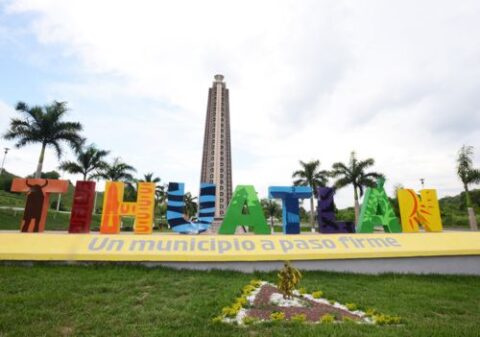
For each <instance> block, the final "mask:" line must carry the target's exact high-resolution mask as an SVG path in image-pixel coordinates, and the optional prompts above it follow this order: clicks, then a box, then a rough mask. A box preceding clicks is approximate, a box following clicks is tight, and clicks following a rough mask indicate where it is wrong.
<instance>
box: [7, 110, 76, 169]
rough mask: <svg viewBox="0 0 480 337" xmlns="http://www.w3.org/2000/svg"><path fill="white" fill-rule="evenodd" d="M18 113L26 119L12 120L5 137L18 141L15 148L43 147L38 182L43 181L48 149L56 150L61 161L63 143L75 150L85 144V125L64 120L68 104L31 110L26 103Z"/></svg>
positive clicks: (39, 162)
mask: <svg viewBox="0 0 480 337" xmlns="http://www.w3.org/2000/svg"><path fill="white" fill-rule="evenodd" d="M16 110H17V111H18V112H20V113H21V114H22V115H23V117H24V118H22V119H20V118H12V120H11V121H10V129H9V130H8V131H7V132H6V133H5V134H4V136H3V137H4V138H5V139H8V140H13V139H15V140H17V143H16V144H15V146H16V147H17V148H20V147H23V146H25V145H27V144H32V143H40V144H41V145H42V148H41V150H40V156H39V158H38V164H37V170H36V172H35V178H40V176H41V173H42V168H43V160H44V158H45V149H46V148H47V146H52V147H53V148H54V149H55V151H56V153H57V157H58V158H60V157H61V156H62V152H63V151H62V146H61V144H62V143H67V144H68V145H70V147H72V148H73V149H78V148H79V147H80V146H81V145H82V144H83V142H84V139H83V138H82V137H81V136H80V131H82V125H81V124H80V123H78V122H66V121H64V120H63V117H64V116H65V114H66V113H67V112H68V109H67V103H66V102H57V101H54V102H53V103H52V104H50V105H46V106H44V107H42V106H37V105H36V106H33V107H30V106H28V105H27V104H26V103H24V102H18V103H17V106H16Z"/></svg>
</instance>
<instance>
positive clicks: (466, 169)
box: [457, 145, 480, 231]
mask: <svg viewBox="0 0 480 337" xmlns="http://www.w3.org/2000/svg"><path fill="white" fill-rule="evenodd" d="M472 157H473V147H472V146H466V145H463V146H462V147H461V148H460V150H459V151H458V157H457V174H458V177H459V178H460V180H461V181H462V183H463V189H464V190H465V201H466V205H467V210H468V220H469V222H470V228H471V229H472V230H473V231H476V230H478V225H477V219H476V217H475V210H474V209H473V205H472V198H471V196H470V191H469V190H468V185H470V184H478V183H480V170H479V169H475V168H473V160H472Z"/></svg>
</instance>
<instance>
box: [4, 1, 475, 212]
mask: <svg viewBox="0 0 480 337" xmlns="http://www.w3.org/2000/svg"><path fill="white" fill-rule="evenodd" d="M479 17H480V2H478V1H468V0H465V1H461V2H459V1H438V0H437V1H418V0H416V1H405V0H402V1H400V0H398V1H361V2H360V1H341V0H335V1H304V0H302V1H279V0H275V1H260V0H257V1H246V0H242V1H210V0H202V1H194V0H192V1H183V0H176V1H139V0H135V1H127V0H124V1H113V0H112V1H107V0H102V1H99V0H95V1H93V0H92V1H88V0H78V1H73V0H72V1H64V0H58V1H55V0H38V1H36V0H20V1H5V0H0V128H1V129H2V132H3V130H5V129H6V128H7V127H8V123H9V119H10V118H11V117H13V116H15V115H16V113H15V112H14V110H13V106H14V105H15V103H16V102H17V101H19V100H23V101H26V102H27V103H29V104H32V105H33V104H46V103H49V102H51V101H52V100H59V101H67V102H68V104H69V107H70V108H71V112H70V115H69V117H70V119H72V120H79V121H81V122H82V124H83V125H84V129H85V132H84V135H85V136H86V137H87V138H88V140H89V142H93V143H95V144H97V145H98V146H99V147H101V148H105V149H109V150H111V153H112V156H111V157H113V156H119V157H121V158H122V159H123V160H125V161H126V162H128V163H130V164H132V165H133V166H135V167H136V168H137V170H138V173H139V175H141V174H143V173H147V172H151V171H152V172H155V173H156V174H157V175H158V176H160V177H162V180H163V181H165V182H167V181H184V182H185V183H186V184H187V189H188V190H192V191H194V192H195V191H196V190H197V189H198V185H199V179H200V162H201V150H202V140H203V129H204V122H205V112H206V103H207V93H208V87H209V86H211V84H212V81H213V75H214V74H217V73H221V74H224V75H225V80H226V82H227V86H228V87H229V89H230V101H231V102H230V110H231V123H232V124H231V132H232V151H233V182H234V185H237V184H253V185H255V187H256V189H257V191H258V192H259V194H260V195H261V196H265V195H266V193H267V188H268V186H269V185H288V184H290V183H291V173H292V171H294V170H295V169H297V168H298V160H300V159H302V160H305V161H307V160H311V159H319V160H320V161H321V166H322V168H323V169H328V168H330V167H331V165H332V163H334V162H336V161H347V160H348V157H349V153H350V152H351V151H352V150H355V151H356V152H357V153H358V157H360V159H362V158H367V157H373V158H375V160H376V164H375V169H376V170H378V171H380V172H383V173H384V174H385V175H386V176H387V178H388V181H387V185H386V189H387V193H391V192H392V190H393V186H394V185H395V184H403V185H404V186H406V187H410V188H415V189H418V188H420V182H419V178H425V180H426V186H427V187H432V188H436V189H437V190H438V193H439V195H440V196H444V195H451V194H455V193H457V192H459V191H460V190H461V186H460V184H459V182H458V180H457V178H456V176H455V157H456V153H457V151H458V149H459V147H460V146H461V145H462V144H470V145H473V146H475V147H476V150H477V152H478V153H477V155H476V158H475V160H476V164H477V165H479V161H480V160H479V159H480V156H479V154H480V142H479V140H480V129H479V125H480V38H479V36H480V21H479V20H478V18H479ZM0 145H1V147H2V148H3V147H5V146H8V147H12V145H13V143H11V142H10V143H9V142H6V141H4V140H2V141H1V144H0ZM38 153H39V146H35V145H31V146H28V147H25V148H22V149H12V150H11V152H10V153H9V154H8V156H7V162H6V169H7V170H9V171H11V172H15V173H17V174H21V175H26V174H29V173H31V172H33V171H34V169H35V166H36V161H37V158H38ZM71 156H72V155H71V153H70V152H68V151H67V152H66V158H71ZM56 166H57V159H56V158H55V153H54V152H53V151H48V152H47V157H46V161H45V170H53V169H55V168H56ZM67 177H68V178H70V179H72V180H75V179H77V178H79V177H73V176H67ZM352 198H353V192H352V190H351V187H347V188H345V189H344V190H340V191H339V192H338V193H337V197H336V201H337V204H338V205H339V206H340V207H344V206H349V205H351V204H352V203H353V200H352Z"/></svg>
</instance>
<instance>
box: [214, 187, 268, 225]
mask: <svg viewBox="0 0 480 337" xmlns="http://www.w3.org/2000/svg"><path fill="white" fill-rule="evenodd" d="M238 226H248V227H250V229H253V231H254V232H255V234H270V228H269V227H268V225H267V221H266V220H265V215H264V214H263V209H262V206H261V205H260V201H259V200H258V198H257V192H255V188H254V187H253V186H251V185H239V186H237V188H236V189H235V193H233V197H232V200H231V201H230V204H229V205H228V208H227V214H225V218H224V219H223V223H222V226H221V227H220V229H219V230H218V233H219V234H235V230H236V229H237V227H238Z"/></svg>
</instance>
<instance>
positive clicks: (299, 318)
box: [290, 314, 307, 323]
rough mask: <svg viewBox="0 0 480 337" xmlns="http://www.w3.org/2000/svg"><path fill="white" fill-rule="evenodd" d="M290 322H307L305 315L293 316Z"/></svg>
mask: <svg viewBox="0 0 480 337" xmlns="http://www.w3.org/2000/svg"><path fill="white" fill-rule="evenodd" d="M290 320H291V321H292V322H296V323H303V322H305V321H306V320H307V315H305V314H297V315H293V316H292V317H291V318H290Z"/></svg>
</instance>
